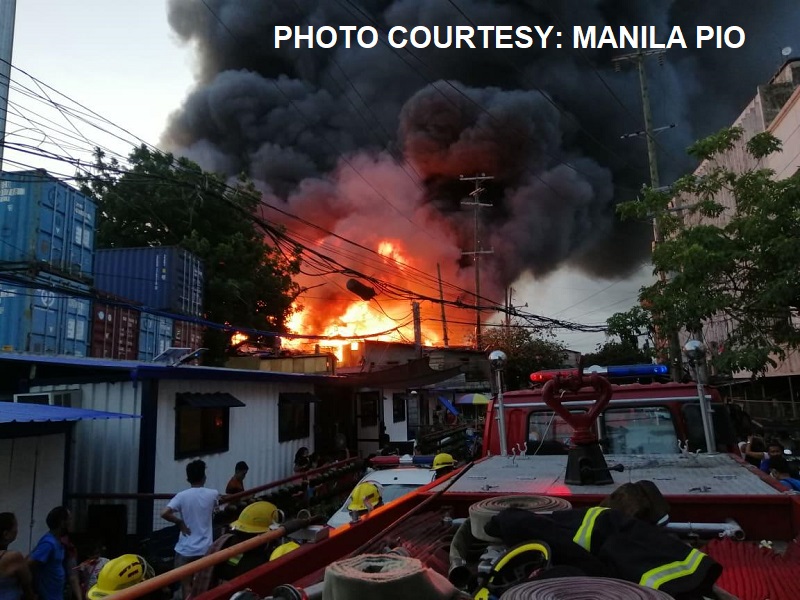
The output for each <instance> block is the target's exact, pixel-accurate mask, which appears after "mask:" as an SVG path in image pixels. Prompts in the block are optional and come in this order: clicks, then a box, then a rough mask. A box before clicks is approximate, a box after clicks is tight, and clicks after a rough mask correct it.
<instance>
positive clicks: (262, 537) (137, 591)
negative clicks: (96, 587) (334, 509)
mask: <svg viewBox="0 0 800 600" xmlns="http://www.w3.org/2000/svg"><path fill="white" fill-rule="evenodd" d="M324 520H325V518H324V517H323V516H321V515H320V516H316V517H311V518H309V519H294V520H292V521H287V522H286V523H285V524H284V525H283V526H281V527H278V528H277V529H273V530H271V531H268V532H266V533H261V534H259V535H257V536H255V537H252V538H250V539H249V540H245V541H244V542H240V543H238V544H236V545H234V546H230V547H229V548H224V549H223V550H220V551H219V552H214V553H213V554H209V555H207V556H203V557H202V558H199V559H197V560H195V561H193V562H190V563H189V564H187V565H183V566H180V567H178V568H176V569H172V570H171V571H167V572H166V573H162V574H161V575H157V576H156V577H154V578H153V579H148V580H146V581H143V582H141V583H137V584H136V585H134V586H133V587H129V588H128V589H125V590H122V591H121V592H116V593H114V594H113V595H112V596H113V598H114V600H133V599H134V598H142V597H144V596H146V595H147V594H150V593H152V592H156V591H159V590H161V588H164V587H167V586H169V585H172V584H173V583H177V582H179V581H180V580H181V579H183V578H184V577H188V576H189V575H194V574H195V573H199V572H200V571H202V570H203V569H207V568H208V567H213V566H215V565H218V564H220V563H222V562H225V561H226V560H228V559H229V558H233V557H234V556H238V555H239V554H243V553H245V552H248V551H249V550H253V549H255V548H258V547H260V546H264V545H266V544H268V543H270V542H272V541H274V540H277V539H280V538H282V537H283V536H285V535H288V534H290V533H294V532H295V531H299V530H300V529H304V528H306V527H308V526H309V525H316V524H319V523H322V522H323V521H324ZM112 596H109V598H111V597H112Z"/></svg>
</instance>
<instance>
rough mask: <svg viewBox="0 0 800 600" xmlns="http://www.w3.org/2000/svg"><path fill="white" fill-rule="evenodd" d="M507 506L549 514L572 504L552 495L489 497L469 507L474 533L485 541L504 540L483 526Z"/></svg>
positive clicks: (565, 508) (567, 507)
mask: <svg viewBox="0 0 800 600" xmlns="http://www.w3.org/2000/svg"><path fill="white" fill-rule="evenodd" d="M507 508H521V509H523V510H527V511H530V512H533V513H538V514H548V513H552V512H556V511H561V510H569V509H571V508H572V504H570V503H569V502H567V501H566V500H564V499H563V498H554V497H552V496H498V497H496V498H488V499H486V500H482V501H481V502H476V503H475V504H473V505H472V506H470V507H469V520H470V523H471V526H472V535H473V536H474V537H476V538H477V539H479V540H483V541H484V542H501V541H502V540H500V539H498V538H493V537H491V536H490V535H488V534H487V533H486V532H485V531H484V530H483V528H484V527H485V526H486V524H487V523H488V522H489V521H490V520H491V519H492V517H494V516H495V515H497V514H499V513H500V512H501V511H503V510H505V509H507Z"/></svg>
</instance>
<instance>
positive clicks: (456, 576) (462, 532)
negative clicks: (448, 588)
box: [447, 519, 485, 589]
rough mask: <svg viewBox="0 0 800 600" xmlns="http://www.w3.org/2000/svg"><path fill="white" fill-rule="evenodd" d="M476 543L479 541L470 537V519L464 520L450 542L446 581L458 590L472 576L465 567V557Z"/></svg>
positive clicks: (472, 536)
mask: <svg viewBox="0 0 800 600" xmlns="http://www.w3.org/2000/svg"><path fill="white" fill-rule="evenodd" d="M476 543H480V540H477V539H476V538H475V536H474V535H472V525H471V521H470V519H465V520H464V522H463V523H462V524H461V525H459V527H458V530H457V531H456V534H455V535H454V536H453V541H452V542H450V569H449V571H448V573H447V579H449V580H450V583H452V584H453V585H454V586H456V587H457V588H459V589H461V588H463V587H464V586H466V585H467V583H469V579H470V577H471V576H472V573H471V571H470V570H469V567H468V566H467V555H468V554H469V551H470V549H471V548H472V547H474V546H475V544H476ZM484 547H485V544H484Z"/></svg>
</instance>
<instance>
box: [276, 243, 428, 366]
mask: <svg viewBox="0 0 800 600" xmlns="http://www.w3.org/2000/svg"><path fill="white" fill-rule="evenodd" d="M376 249H377V252H378V254H380V255H381V256H383V257H384V258H385V261H386V263H387V264H391V265H393V266H394V267H395V269H394V272H395V273H396V275H394V276H387V274H386V273H387V271H388V272H391V269H387V270H386V271H381V272H380V273H377V274H376V276H377V277H379V278H381V279H384V280H387V279H388V280H394V282H396V283H398V284H399V285H402V286H403V287H406V288H407V289H412V288H413V287H414V284H413V282H411V281H405V278H406V276H405V274H404V272H405V271H406V268H412V267H413V266H414V262H415V261H414V259H413V258H412V257H409V255H408V253H407V251H406V250H405V249H404V247H403V244H402V243H401V242H400V241H398V240H392V239H383V240H381V241H379V242H378V243H377V244H376ZM397 267H399V270H400V272H398V269H397ZM315 283H316V282H315ZM309 287H311V286H309ZM328 289H329V291H330V294H331V295H330V296H327V297H325V298H320V297H317V298H313V297H312V298H307V299H301V302H302V306H301V307H299V309H298V310H296V311H295V312H294V313H293V314H292V316H291V317H290V318H289V320H288V321H287V324H286V325H287V328H288V330H289V331H290V332H291V333H296V334H305V335H319V336H323V337H325V338H331V337H334V338H335V337H341V338H347V339H321V340H313V339H309V340H305V339H301V338H298V339H284V340H283V346H284V347H285V348H288V349H293V350H300V351H304V352H309V351H312V349H313V348H314V347H315V346H319V349H320V351H329V352H332V353H333V354H335V355H336V357H337V359H338V360H339V361H340V364H342V361H343V360H344V359H345V355H346V354H347V352H346V349H347V350H353V351H357V348H353V347H352V346H357V342H358V341H360V340H365V339H369V340H377V341H383V342H401V343H413V342H414V324H413V321H412V314H413V313H412V305H411V302H410V301H408V300H398V299H388V298H381V297H380V296H378V298H376V299H375V300H371V301H369V302H366V301H363V300H357V299H355V298H354V297H352V296H350V295H349V292H347V295H344V294H343V293H340V292H339V291H338V290H335V289H333V288H332V287H331V288H328ZM351 298H352V299H351ZM296 308H297V307H296ZM440 320H441V308H440V307H439V306H438V305H435V304H429V303H424V304H423V306H422V319H421V333H422V344H423V345H425V346H432V345H436V344H439V343H440V342H441V339H442V331H441V327H442V326H441V323H440ZM376 334H380V335H376ZM362 336H363V337H362Z"/></svg>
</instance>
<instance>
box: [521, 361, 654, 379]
mask: <svg viewBox="0 0 800 600" xmlns="http://www.w3.org/2000/svg"><path fill="white" fill-rule="evenodd" d="M668 372H669V368H668V367H667V365H651V364H642V365H615V366H611V367H600V366H597V365H595V366H592V367H588V368H586V369H584V370H583V374H584V375H606V376H607V377H608V378H609V379H611V378H620V377H651V376H657V375H666V374H667V373H668ZM577 375H578V369H551V370H548V371H536V373H531V381H533V382H534V383H540V382H543V381H550V380H551V379H554V378H555V377H574V376H577Z"/></svg>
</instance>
